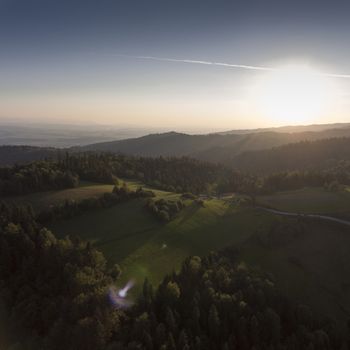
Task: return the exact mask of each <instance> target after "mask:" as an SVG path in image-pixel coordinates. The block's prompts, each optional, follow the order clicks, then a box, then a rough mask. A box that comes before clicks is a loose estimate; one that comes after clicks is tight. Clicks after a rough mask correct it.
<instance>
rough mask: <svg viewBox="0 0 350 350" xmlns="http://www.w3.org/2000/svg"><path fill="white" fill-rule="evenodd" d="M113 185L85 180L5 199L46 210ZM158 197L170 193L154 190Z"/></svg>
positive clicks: (131, 183)
mask: <svg viewBox="0 0 350 350" xmlns="http://www.w3.org/2000/svg"><path fill="white" fill-rule="evenodd" d="M122 181H123V182H126V183H127V185H128V187H129V188H130V189H132V190H134V189H137V188H138V187H140V186H142V183H141V182H139V181H133V180H122ZM113 187H114V186H113V185H109V184H100V183H95V182H84V181H81V183H80V185H79V186H78V187H75V188H68V189H65V190H58V191H47V192H37V193H32V194H28V195H24V196H12V197H6V198H4V200H5V201H6V202H13V203H16V204H31V205H32V207H33V208H34V210H35V211H36V212H39V211H41V210H44V209H45V208H48V207H49V206H51V205H57V204H60V203H64V201H65V200H67V199H74V200H76V201H79V200H82V199H85V198H91V197H99V196H101V195H103V194H104V193H106V192H112V190H113ZM143 187H144V188H145V189H150V188H149V187H147V186H143ZM152 191H154V192H155V193H156V195H157V196H158V197H162V196H165V195H168V194H169V192H164V191H160V190H154V189H152ZM174 196H176V194H174Z"/></svg>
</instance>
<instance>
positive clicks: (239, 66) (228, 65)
mask: <svg viewBox="0 0 350 350" xmlns="http://www.w3.org/2000/svg"><path fill="white" fill-rule="evenodd" d="M113 56H119V57H127V58H134V59H139V60H152V61H161V62H176V63H190V64H202V65H207V66H219V67H226V68H236V69H246V70H257V71H282V69H279V68H273V67H266V66H252V65H246V64H233V63H223V62H212V61H200V60H188V59H177V58H169V57H155V56H132V55H122V54H114V55H113ZM314 74H315V75H321V76H325V77H330V78H342V79H350V74H334V73H314Z"/></svg>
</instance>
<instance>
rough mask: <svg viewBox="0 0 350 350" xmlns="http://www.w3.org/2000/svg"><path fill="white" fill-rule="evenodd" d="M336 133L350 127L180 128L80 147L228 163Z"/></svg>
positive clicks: (345, 134) (347, 133) (346, 134)
mask: <svg viewBox="0 0 350 350" xmlns="http://www.w3.org/2000/svg"><path fill="white" fill-rule="evenodd" d="M333 137H350V127H344V128H334V129H328V130H322V131H319V132H311V131H307V132H275V131H266V132H252V133H249V134H239V133H238V134H208V135H187V134H179V133H176V132H169V133H164V134H151V135H147V136H143V137H139V138H133V139H127V140H121V141H113V142H104V143H96V144H92V145H88V146H84V147H81V148H78V150H80V151H86V150H89V151H109V152H115V153H123V154H130V155H141V156H151V157H154V156H189V157H193V158H197V159H200V160H205V161H214V162H221V163H227V162H229V161H230V160H231V159H232V157H233V156H235V155H237V154H239V153H242V152H245V151H250V150H262V149H268V148H272V147H278V146H281V145H284V144H288V143H293V142H300V141H313V140H319V139H326V138H333Z"/></svg>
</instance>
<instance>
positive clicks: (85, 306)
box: [0, 204, 120, 350]
mask: <svg viewBox="0 0 350 350" xmlns="http://www.w3.org/2000/svg"><path fill="white" fill-rule="evenodd" d="M0 211H1V217H0V295H1V299H2V301H3V302H4V304H5V305H6V306H7V311H8V319H9V322H10V323H11V326H12V328H13V331H14V333H16V334H17V339H18V340H20V339H21V343H22V344H21V345H22V346H23V348H24V349H28V350H29V349H30V350H34V349H35V350H36V349H47V350H62V349H67V350H77V349H90V350H95V349H96V350H97V349H106V348H107V345H108V344H109V343H110V342H111V339H112V336H113V333H114V332H115V331H116V329H117V328H118V326H119V323H120V314H119V312H118V311H117V310H116V309H114V308H111V307H110V305H109V304H108V303H107V301H106V292H107V289H108V286H110V285H111V284H113V283H114V282H115V280H116V278H117V277H118V274H119V269H118V267H117V266H115V267H111V268H108V267H107V264H106V260H105V258H104V257H103V255H102V254H101V253H100V252H98V251H96V250H95V249H94V248H93V247H91V245H90V244H89V243H86V242H85V243H84V242H81V241H80V240H78V239H69V238H66V239H56V237H55V236H54V235H53V234H52V233H51V232H50V231H48V230H47V229H46V228H43V227H42V226H40V225H38V224H37V222H36V221H35V218H34V215H33V212H32V211H31V209H30V208H24V207H11V206H8V205H6V204H0ZM10 328H11V327H10ZM19 348H22V347H21V346H19Z"/></svg>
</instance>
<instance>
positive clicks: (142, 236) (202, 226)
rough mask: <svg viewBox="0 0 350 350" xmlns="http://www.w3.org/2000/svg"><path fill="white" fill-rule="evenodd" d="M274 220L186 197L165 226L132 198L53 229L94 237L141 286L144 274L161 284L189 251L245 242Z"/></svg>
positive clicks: (226, 204) (198, 252)
mask: <svg viewBox="0 0 350 350" xmlns="http://www.w3.org/2000/svg"><path fill="white" fill-rule="evenodd" d="M162 196H165V197H168V198H169V197H173V196H174V194H171V193H168V194H166V193H162ZM175 196H176V195H175ZM272 220H273V219H272V216H271V215H268V214H265V213H260V212H257V211H254V210H251V209H244V210H242V209H239V208H237V207H236V206H235V205H232V204H231V203H230V202H227V201H222V200H217V199H212V200H207V201H205V207H200V206H199V205H198V204H195V203H194V202H192V201H188V202H187V206H186V208H185V209H183V210H182V211H181V212H180V214H179V215H178V217H176V218H175V219H174V220H173V221H171V222H169V223H167V224H163V223H160V222H158V221H157V220H156V219H155V218H154V217H153V216H152V215H151V214H150V213H149V212H148V211H147V210H146V209H145V208H144V201H143V200H133V201H129V202H127V203H123V204H121V205H117V206H115V207H112V208H109V209H103V210H99V211H96V212H94V213H88V214H86V215H82V216H79V217H76V218H73V219H71V220H66V221H61V222H57V223H55V224H53V225H52V226H51V229H52V230H53V231H54V232H55V233H56V234H59V235H60V236H65V235H67V234H71V235H79V236H80V237H82V238H83V239H88V240H91V241H93V242H94V244H95V245H96V246H97V247H98V248H99V249H100V250H101V251H103V252H104V254H105V256H106V257H107V258H108V260H109V262H111V263H119V264H120V265H121V267H122V269H123V279H124V280H126V279H129V278H134V279H136V280H137V282H138V283H139V285H140V283H141V282H142V281H143V279H144V278H145V277H148V278H149V279H150V280H151V281H152V283H154V284H157V283H158V282H159V281H160V280H161V278H162V277H163V276H164V275H165V274H166V273H169V272H171V271H173V270H176V269H178V268H179V266H180V265H181V262H182V261H183V259H184V258H186V257H187V256H188V255H194V254H196V255H204V254H207V253H209V252H210V251H212V250H217V249H220V248H223V247H226V246H229V245H231V244H234V243H240V242H243V241H244V240H245V239H247V237H249V236H250V235H251V234H252V233H253V232H255V231H256V229H257V228H258V227H262V226H265V225H268V224H269V223H270V222H271V221H272Z"/></svg>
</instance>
